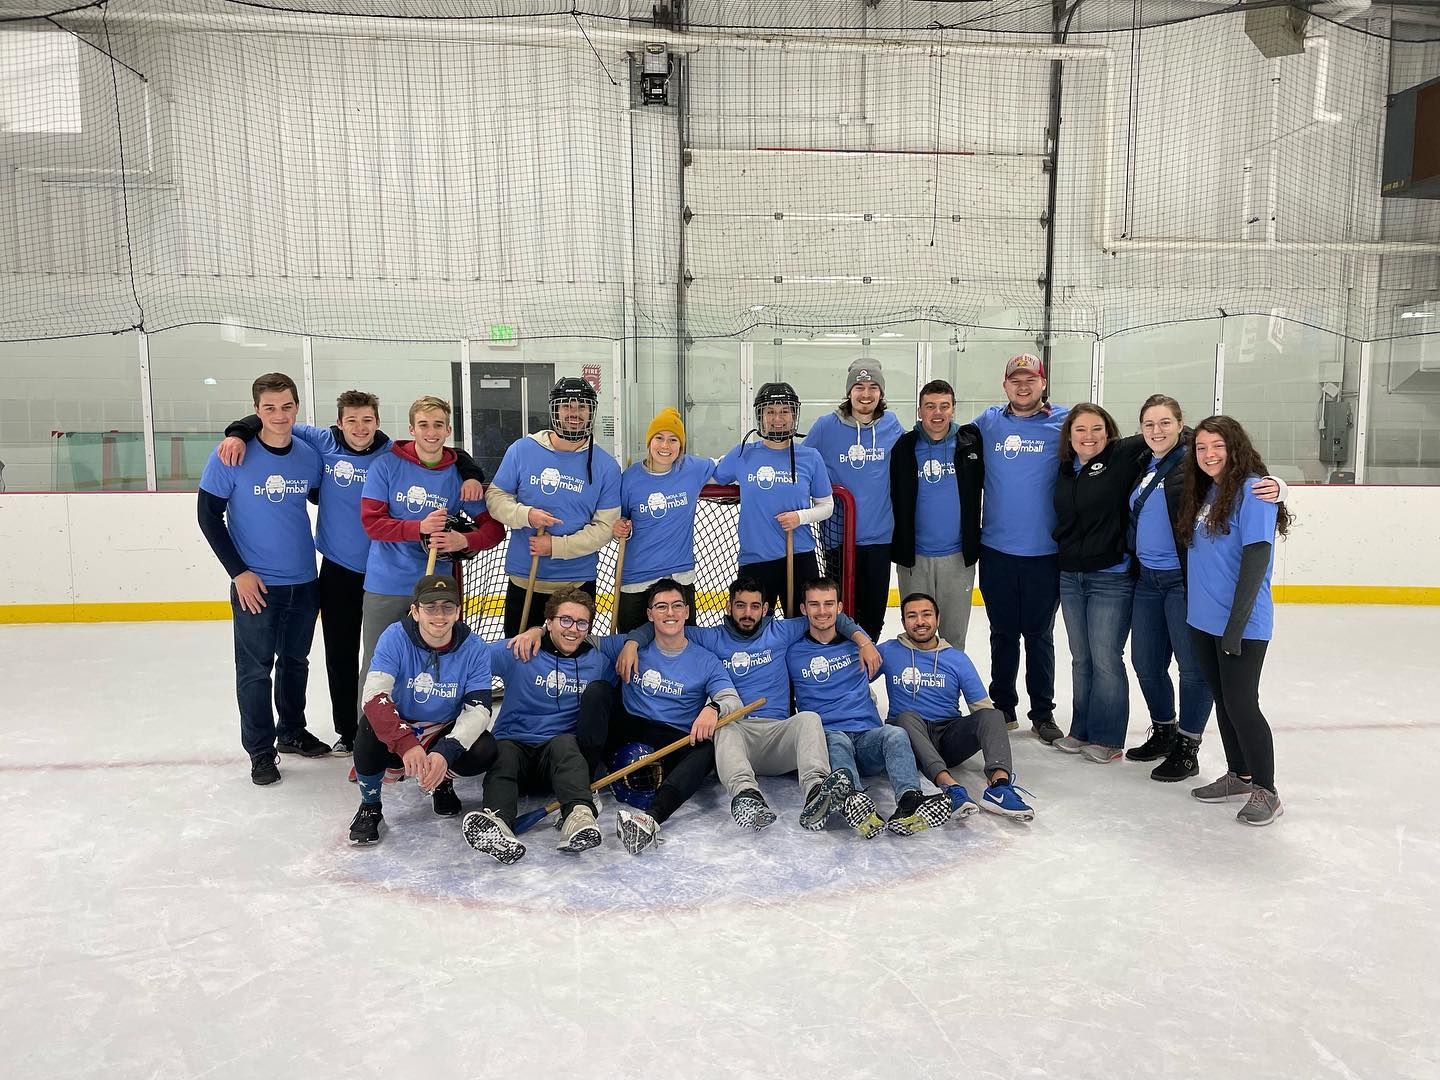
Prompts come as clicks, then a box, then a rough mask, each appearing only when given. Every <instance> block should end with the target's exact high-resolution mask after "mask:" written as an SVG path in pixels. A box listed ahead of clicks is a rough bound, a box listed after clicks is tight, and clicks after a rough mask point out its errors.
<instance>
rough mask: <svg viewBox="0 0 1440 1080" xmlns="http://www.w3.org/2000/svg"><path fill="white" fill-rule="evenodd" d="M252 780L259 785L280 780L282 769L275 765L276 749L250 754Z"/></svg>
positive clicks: (262, 785)
mask: <svg viewBox="0 0 1440 1080" xmlns="http://www.w3.org/2000/svg"><path fill="white" fill-rule="evenodd" d="M250 782H251V783H252V784H255V785H256V786H258V787H264V786H265V785H266V784H278V783H279V782H280V770H279V769H278V768H277V767H276V765H275V751H273V750H266V751H265V752H264V753H261V754H251V755H250Z"/></svg>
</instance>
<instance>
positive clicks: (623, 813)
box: [615, 810, 660, 855]
mask: <svg viewBox="0 0 1440 1080" xmlns="http://www.w3.org/2000/svg"><path fill="white" fill-rule="evenodd" d="M615 835H616V836H618V837H620V842H621V843H622V844H624V845H625V850H626V851H628V852H629V853H630V854H631V855H639V854H640V852H642V851H644V850H645V849H646V848H647V847H649V846H650V845H651V844H658V843H660V823H659V822H658V821H656V820H655V819H654V818H652V817H651V816H650V815H649V814H647V813H645V811H644V810H617V811H616V812H615Z"/></svg>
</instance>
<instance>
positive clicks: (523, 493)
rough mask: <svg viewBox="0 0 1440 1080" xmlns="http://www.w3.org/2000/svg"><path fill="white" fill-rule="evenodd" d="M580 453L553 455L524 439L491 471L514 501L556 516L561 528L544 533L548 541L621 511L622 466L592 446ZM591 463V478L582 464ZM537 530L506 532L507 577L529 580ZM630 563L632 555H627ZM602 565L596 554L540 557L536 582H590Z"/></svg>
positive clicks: (528, 439) (524, 528)
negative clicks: (532, 539) (600, 516)
mask: <svg viewBox="0 0 1440 1080" xmlns="http://www.w3.org/2000/svg"><path fill="white" fill-rule="evenodd" d="M591 450H592V447H590V446H586V447H582V448H581V449H579V450H564V451H561V450H552V449H550V447H548V446H544V445H542V444H540V443H538V442H536V441H535V440H534V439H532V438H529V437H528V436H527V437H526V438H523V439H517V440H516V441H515V442H513V443H511V444H510V449H508V450H506V451H505V457H504V458H503V459H502V460H501V462H500V468H499V469H497V470H496V471H495V481H494V483H495V486H496V487H498V488H499V489H500V490H501V491H508V492H509V493H510V494H511V495H514V496H515V499H516V501H517V502H520V503H523V504H524V505H526V506H533V507H536V508H538V509H541V510H545V511H547V512H549V513H551V514H554V515H555V516H556V517H557V518H559V519H560V524H558V525H551V526H550V527H549V528H547V529H546V530H545V531H546V533H547V534H549V535H550V536H569V535H571V534H572V533H577V532H579V531H580V530H581V529H583V528H584V527H585V526H586V525H589V524H590V522H591V521H592V520H593V519H594V517H595V514H596V512H597V511H600V510H615V509H618V508H619V506H620V466H619V465H617V464H616V463H615V459H614V458H613V457H611V456H610V455H609V454H607V453H606V452H605V451H604V450H601V449H600V448H599V447H598V446H595V447H593V450H594V457H593V458H592V457H591ZM587 462H588V463H589V467H590V473H589V479H587V478H586V463H587ZM534 535H535V530H534V529H532V528H530V526H529V525H525V526H523V527H521V528H518V529H511V530H510V546H509V547H508V548H506V550H505V573H507V574H510V575H511V576H520V577H528V576H529V574H530V537H532V536H534ZM625 559H626V561H627V562H628V561H629V559H630V552H629V550H628V546H627V550H626V552H625ZM599 564H600V555H599V553H598V552H591V553H590V554H589V555H580V556H577V557H576V558H573V559H556V558H554V557H552V556H549V555H542V556H541V557H540V562H539V569H538V570H537V571H536V573H535V576H536V578H538V579H539V580H540V581H594V580H595V572H596V568H597V567H598V566H599Z"/></svg>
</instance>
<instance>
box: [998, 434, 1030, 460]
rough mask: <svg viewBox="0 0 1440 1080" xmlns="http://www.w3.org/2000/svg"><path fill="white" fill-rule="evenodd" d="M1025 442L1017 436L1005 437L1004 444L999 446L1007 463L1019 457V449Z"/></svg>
mask: <svg viewBox="0 0 1440 1080" xmlns="http://www.w3.org/2000/svg"><path fill="white" fill-rule="evenodd" d="M1024 442H1025V440H1024V439H1022V438H1020V436H1019V435H1006V436H1005V442H1004V443H1003V444H1002V445H1001V447H1000V451H1001V453H1003V454H1004V455H1005V459H1006V460H1007V461H1013V460H1015V458H1017V457H1019V456H1020V447H1021V446H1022V445H1023V444H1024Z"/></svg>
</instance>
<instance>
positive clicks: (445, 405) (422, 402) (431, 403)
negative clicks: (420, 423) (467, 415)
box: [410, 394, 450, 427]
mask: <svg viewBox="0 0 1440 1080" xmlns="http://www.w3.org/2000/svg"><path fill="white" fill-rule="evenodd" d="M418 412H443V413H444V414H445V423H447V424H448V423H450V402H448V401H446V400H445V399H444V398H438V397H435V396H434V395H433V394H426V395H425V396H424V397H422V398H416V399H415V403H414V404H413V405H411V406H410V426H411V427H414V426H415V414H416V413H418Z"/></svg>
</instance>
